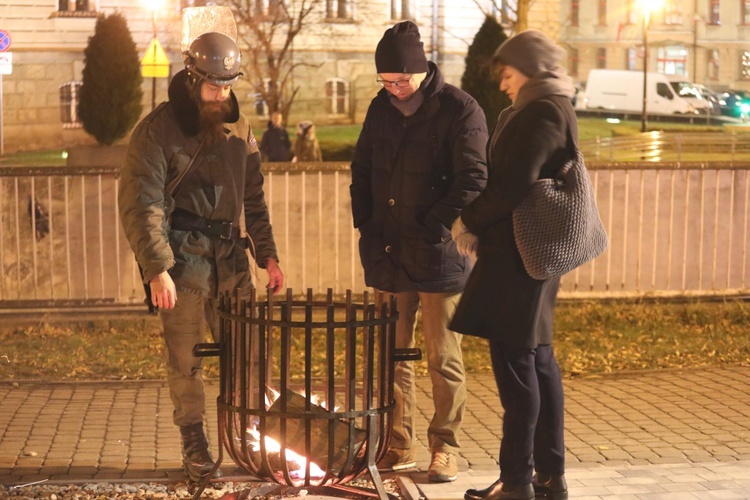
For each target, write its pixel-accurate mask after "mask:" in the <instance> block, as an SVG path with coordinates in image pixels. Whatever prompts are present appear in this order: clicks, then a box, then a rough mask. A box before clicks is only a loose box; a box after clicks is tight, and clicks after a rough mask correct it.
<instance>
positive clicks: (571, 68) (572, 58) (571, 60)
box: [568, 48, 578, 76]
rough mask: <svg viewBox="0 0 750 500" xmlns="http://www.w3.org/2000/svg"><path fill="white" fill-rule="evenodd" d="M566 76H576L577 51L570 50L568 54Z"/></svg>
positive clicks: (574, 49) (575, 49)
mask: <svg viewBox="0 0 750 500" xmlns="http://www.w3.org/2000/svg"><path fill="white" fill-rule="evenodd" d="M568 74H569V75H570V76H578V49H577V48H572V49H570V51H569V52H568Z"/></svg>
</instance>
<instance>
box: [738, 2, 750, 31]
mask: <svg viewBox="0 0 750 500" xmlns="http://www.w3.org/2000/svg"><path fill="white" fill-rule="evenodd" d="M740 1H741V4H740V23H742V24H743V25H745V26H748V25H750V0H740Z"/></svg>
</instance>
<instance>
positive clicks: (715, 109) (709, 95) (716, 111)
mask: <svg viewBox="0 0 750 500" xmlns="http://www.w3.org/2000/svg"><path fill="white" fill-rule="evenodd" d="M695 88H696V89H698V91H699V92H700V93H701V95H702V96H703V99H705V100H707V101H708V102H709V103H710V104H711V114H712V115H720V114H721V104H720V103H719V101H720V99H719V94H718V93H717V92H714V91H713V90H711V89H710V88H708V87H706V86H705V85H701V84H699V83H696V84H695Z"/></svg>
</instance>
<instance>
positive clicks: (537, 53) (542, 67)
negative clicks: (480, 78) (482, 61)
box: [492, 30, 565, 77]
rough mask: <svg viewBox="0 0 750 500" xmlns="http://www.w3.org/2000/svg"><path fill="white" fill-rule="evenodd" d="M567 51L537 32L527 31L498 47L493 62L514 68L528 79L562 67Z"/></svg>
mask: <svg viewBox="0 0 750 500" xmlns="http://www.w3.org/2000/svg"><path fill="white" fill-rule="evenodd" d="M564 57H565V50H564V49H563V48H562V47H560V46H558V45H557V44H555V42H553V41H552V39H551V38H550V37H548V36H547V35H545V34H544V33H542V32H541V31H537V30H526V31H522V32H521V33H518V34H517V35H514V36H512V37H510V38H508V39H507V40H505V42H503V43H502V45H500V47H498V49H497V50H496V51H495V55H494V56H493V58H492V61H493V62H494V63H495V64H499V65H502V66H513V67H514V68H516V69H517V70H518V71H520V72H521V73H523V74H524V75H526V76H528V77H532V76H534V75H536V74H538V73H541V72H542V71H550V70H553V69H555V68H557V67H559V66H560V64H561V62H562V60H563V58H564Z"/></svg>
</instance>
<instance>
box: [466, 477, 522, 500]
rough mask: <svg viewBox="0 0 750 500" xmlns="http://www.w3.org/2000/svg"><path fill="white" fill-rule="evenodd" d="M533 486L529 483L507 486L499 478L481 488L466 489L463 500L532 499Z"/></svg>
mask: <svg viewBox="0 0 750 500" xmlns="http://www.w3.org/2000/svg"><path fill="white" fill-rule="evenodd" d="M533 499H534V487H533V486H531V484H524V485H521V486H516V487H515V488H508V487H507V486H505V485H503V483H502V481H500V480H499V479H498V480H497V481H495V482H494V483H492V484H491V485H490V486H489V487H487V488H485V489H483V490H475V489H471V490H466V493H464V500H533Z"/></svg>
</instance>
